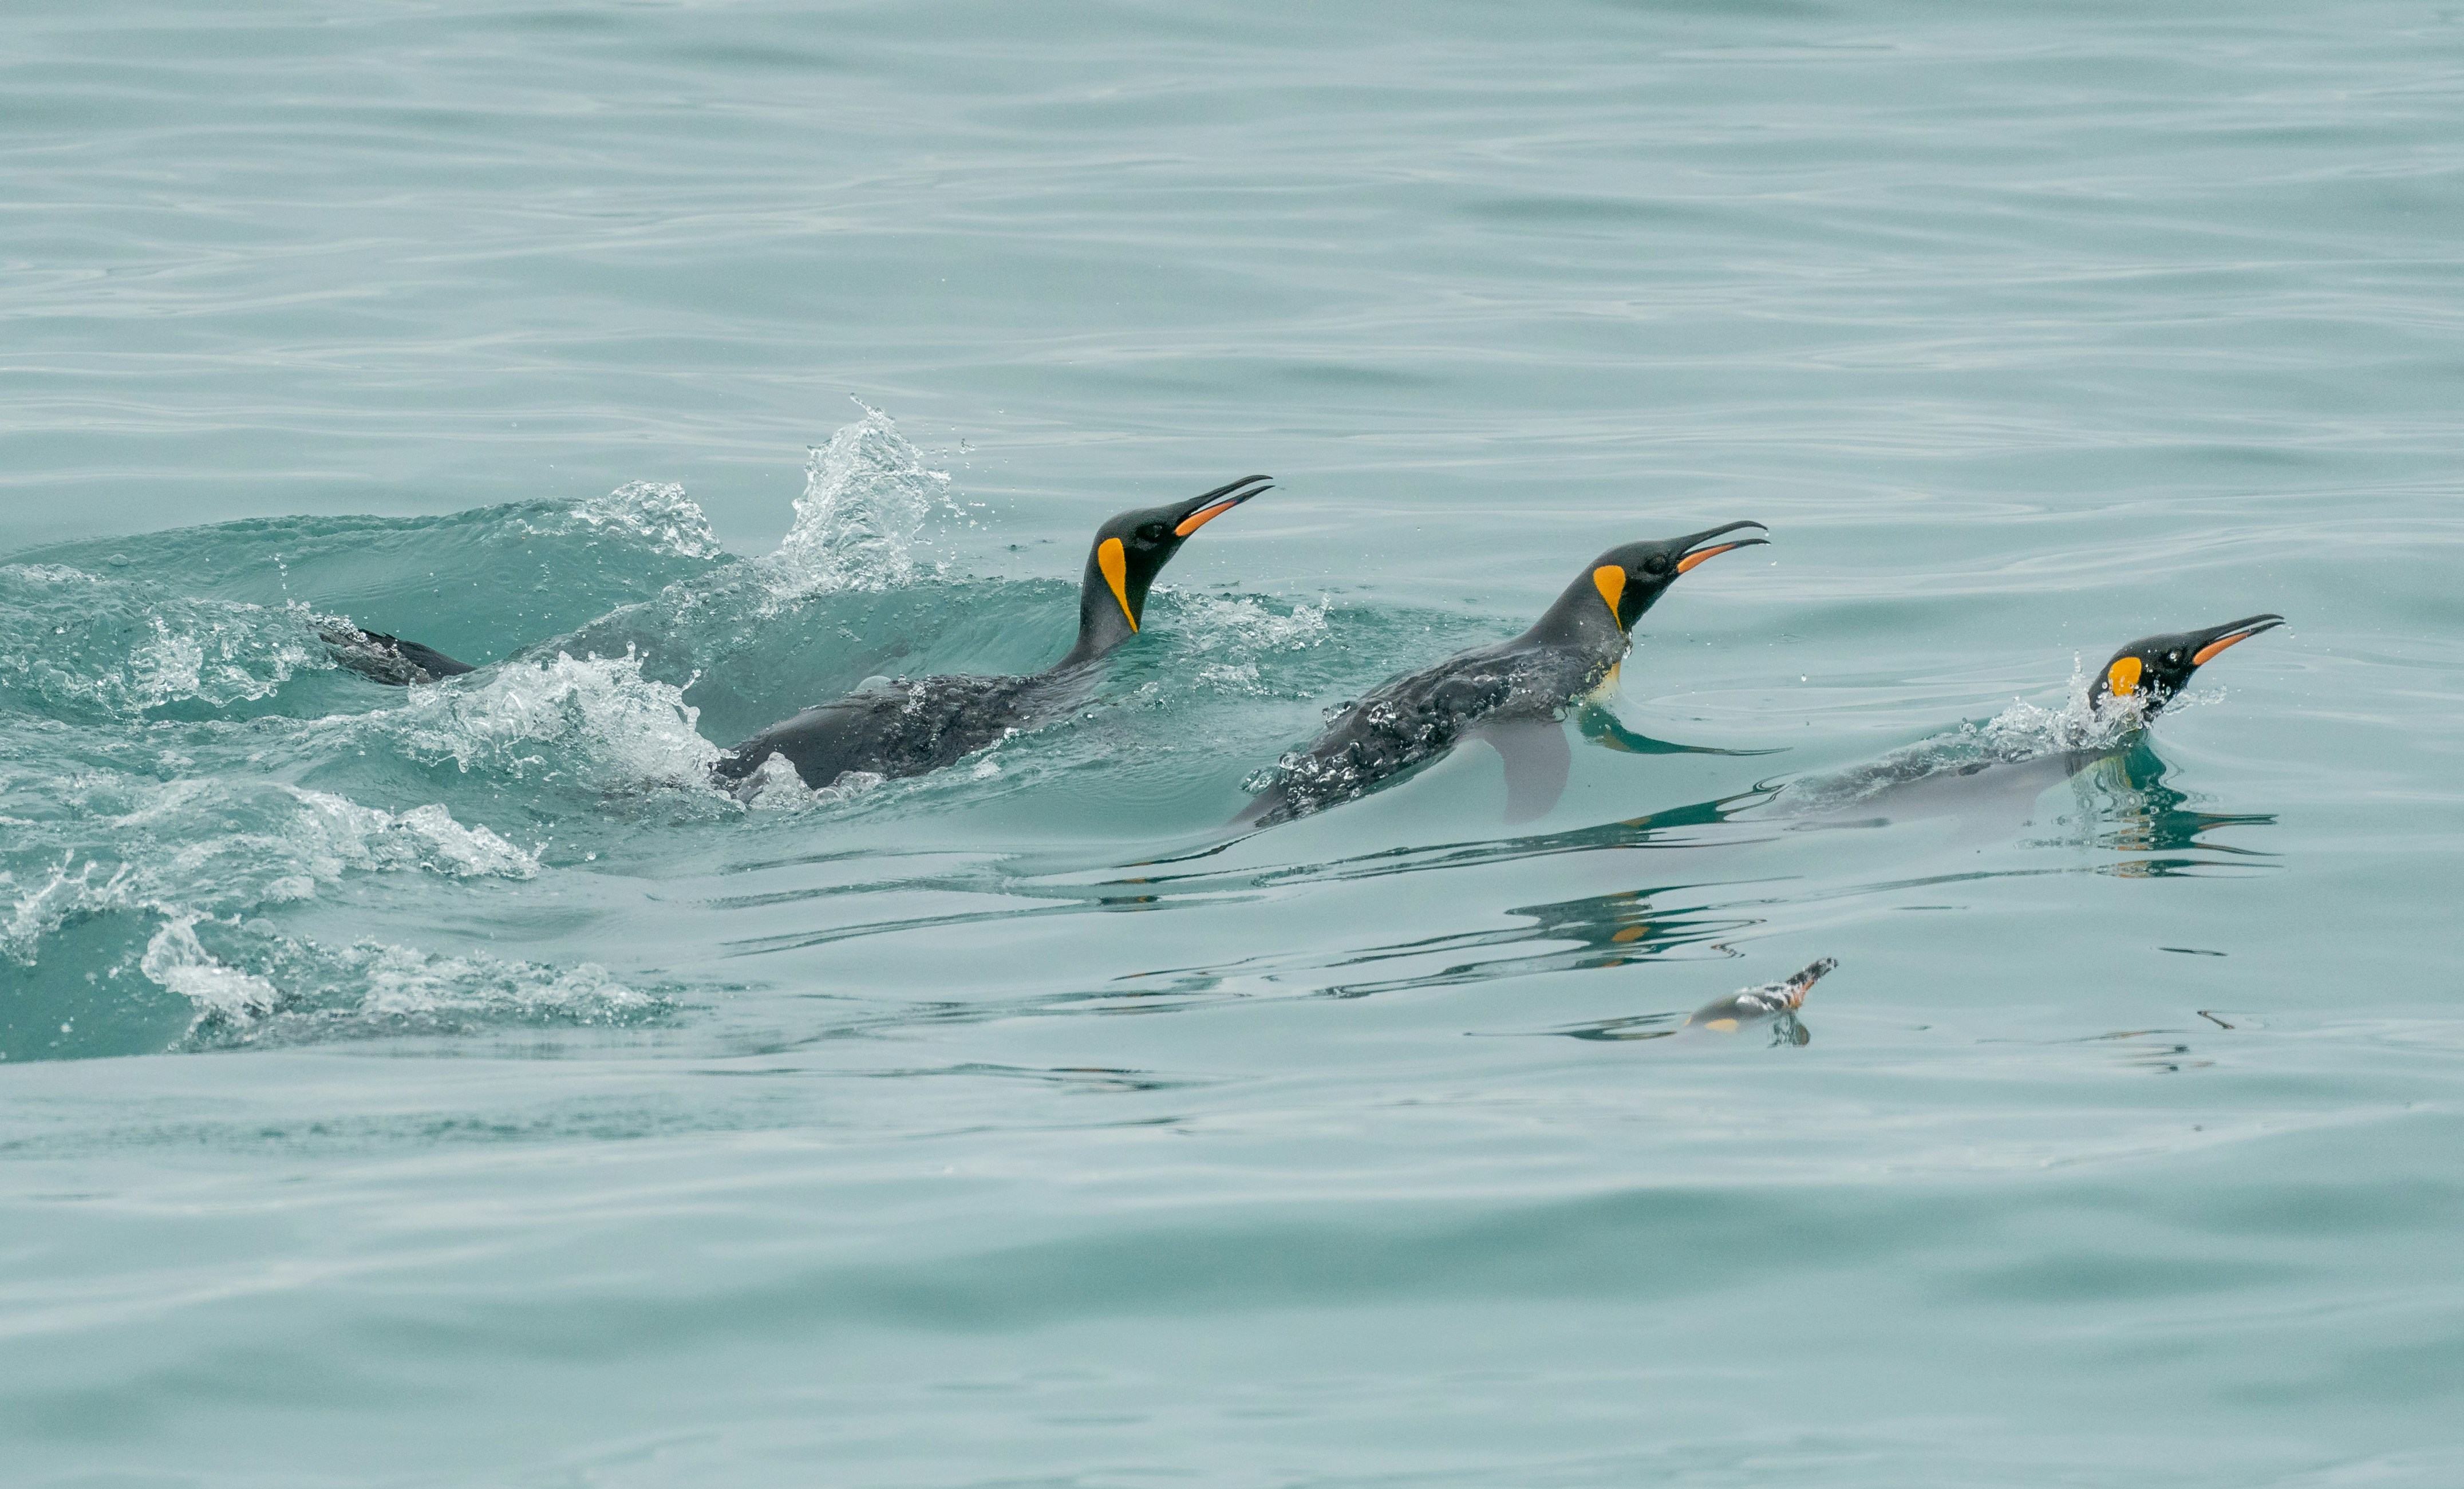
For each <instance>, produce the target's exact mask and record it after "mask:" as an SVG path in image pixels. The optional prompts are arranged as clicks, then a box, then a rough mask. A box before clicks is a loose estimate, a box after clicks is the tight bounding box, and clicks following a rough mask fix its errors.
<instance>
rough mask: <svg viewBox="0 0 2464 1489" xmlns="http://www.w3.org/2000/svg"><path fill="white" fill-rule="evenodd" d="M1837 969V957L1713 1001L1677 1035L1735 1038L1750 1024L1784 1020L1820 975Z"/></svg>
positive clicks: (1802, 1001)
mask: <svg viewBox="0 0 2464 1489" xmlns="http://www.w3.org/2000/svg"><path fill="white" fill-rule="evenodd" d="M1838 965H1839V959H1838V958H1837V957H1836V956H1826V957H1823V958H1822V959H1821V960H1820V961H1817V962H1815V963H1813V964H1812V965H1810V966H1808V967H1807V968H1806V969H1805V970H1804V971H1803V972H1800V973H1798V974H1796V975H1794V976H1793V977H1791V978H1789V979H1788V980H1787V981H1785V982H1766V983H1764V984H1763V985H1762V986H1761V987H1758V988H1746V989H1743V990H1741V991H1739V992H1735V993H1731V994H1729V995H1728V996H1727V997H1721V998H1713V999H1712V1000H1711V1001H1710V1002H1707V1003H1705V1004H1704V1005H1703V1006H1702V1007H1700V1008H1698V1009H1696V1010H1694V1012H1693V1013H1692V1014H1690V1015H1688V1016H1687V1017H1686V1019H1685V1022H1684V1023H1683V1024H1682V1025H1680V1026H1679V1028H1678V1031H1677V1032H1678V1033H1680V1034H1683V1033H1684V1032H1686V1031H1687V1030H1695V1031H1699V1032H1704V1033H1709V1034H1734V1033H1736V1032H1737V1031H1738V1030H1739V1029H1741V1028H1745V1027H1747V1026H1748V1025H1750V1024H1757V1023H1762V1022H1765V1021H1766V1020H1770V1019H1775V1018H1786V1017H1788V1016H1790V1015H1792V1014H1794V1013H1795V1012H1796V1011H1797V1010H1798V1009H1800V1008H1802V1007H1804V1006H1805V995H1807V994H1808V993H1811V992H1813V991H1814V985H1815V983H1816V982H1819V981H1821V980H1822V976H1823V974H1825V973H1828V972H1831V971H1833V970H1834V969H1836V968H1837V967H1838ZM1792 1032H1801V1031H1792ZM1790 1042H1792V1043H1796V1044H1802V1043H1804V1042H1805V1040H1802V1039H1792V1040H1790Z"/></svg>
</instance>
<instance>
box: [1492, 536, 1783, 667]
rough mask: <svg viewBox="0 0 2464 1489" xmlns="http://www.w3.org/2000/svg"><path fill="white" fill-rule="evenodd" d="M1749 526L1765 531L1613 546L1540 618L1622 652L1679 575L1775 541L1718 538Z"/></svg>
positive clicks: (1545, 624)
mask: <svg viewBox="0 0 2464 1489" xmlns="http://www.w3.org/2000/svg"><path fill="white" fill-rule="evenodd" d="M1745 528H1752V529H1754V530H1755V531H1757V532H1761V531H1765V529H1764V528H1763V525H1762V524H1761V523H1759V522H1730V523H1727V524H1726V525H1725V526H1721V527H1715V528H1710V529H1706V530H1705V531H1704V532H1700V533H1690V534H1688V535H1686V536H1683V537H1669V538H1661V539H1659V540H1656V541H1648V542H1640V543H1627V544H1625V545H1624V546H1623V547H1619V548H1612V549H1610V550H1609V551H1608V552H1606V553H1604V554H1602V555H1600V556H1599V557H1598V558H1594V559H1593V560H1592V561H1591V562H1590V563H1589V564H1587V565H1585V567H1584V570H1583V575H1582V577H1581V578H1580V579H1577V580H1574V582H1573V584H1571V585H1569V586H1567V589H1566V592H1565V593H1564V594H1563V595H1560V596H1558V597H1557V602H1556V603H1555V604H1553V605H1551V606H1550V607H1549V613H1548V614H1547V615H1545V616H1543V617H1542V618H1541V621H1540V625H1541V627H1543V628H1546V629H1548V630H1551V631H1557V632H1566V631H1571V632H1572V633H1574V634H1581V633H1584V632H1592V633H1596V634H1601V635H1605V636H1608V637H1610V639H1613V640H1615V641H1616V642H1617V644H1618V650H1619V653H1620V654H1622V652H1623V641H1624V636H1625V633H1626V632H1627V631H1629V630H1632V629H1633V628H1634V623H1635V622H1637V621H1639V620H1641V619H1642V612H1644V611H1645V610H1648V609H1650V608H1651V606H1652V602H1654V601H1656V600H1658V599H1659V598H1660V597H1661V595H1664V594H1666V593H1667V592H1668V586H1669V585H1671V584H1674V583H1676V582H1677V576H1679V575H1681V574H1683V573H1686V572H1687V571H1689V570H1691V569H1692V568H1693V567H1694V566H1695V565H1696V564H1698V563H1701V562H1703V561H1704V560H1705V559H1706V558H1716V557H1718V556H1719V555H1721V554H1724V553H1727V552H1728V551H1730V550H1731V549H1736V548H1750V547H1752V546H1753V545H1754V544H1756V543H1767V542H1770V541H1771V539H1770V538H1768V537H1736V538H1729V539H1728V541H1727V542H1715V541H1714V540H1713V539H1715V538H1719V537H1722V536H1726V535H1727V534H1729V533H1734V532H1738V531H1740V530H1742V529H1745ZM1602 621H1608V622H1611V623H1613V624H1615V626H1616V630H1615V631H1614V632H1613V633H1610V632H1605V631H1603V630H1602V629H1601V627H1600V624H1599V623H1600V622H1602Z"/></svg>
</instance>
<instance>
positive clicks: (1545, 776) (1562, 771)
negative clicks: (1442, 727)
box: [1470, 718, 1574, 826]
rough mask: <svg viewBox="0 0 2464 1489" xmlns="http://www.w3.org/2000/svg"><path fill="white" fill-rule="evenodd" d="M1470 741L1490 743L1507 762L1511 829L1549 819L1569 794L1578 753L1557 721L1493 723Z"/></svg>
mask: <svg viewBox="0 0 2464 1489" xmlns="http://www.w3.org/2000/svg"><path fill="white" fill-rule="evenodd" d="M1470 737H1472V738H1474V739H1485V740H1486V741H1487V742H1488V743H1489V744H1490V745H1491V746H1492V747H1494V748H1495V749H1496V751H1497V755H1498V758H1500V759H1502V760H1504V761H1505V762H1506V821H1507V825H1509V826H1512V825H1514V824H1516V823H1520V822H1528V821H1532V820H1533V819H1535V818H1540V817H1546V816H1548V815H1549V809H1550V808H1551V807H1553V806H1555V805H1556V804H1557V799H1558V798H1559V797H1562V796H1564V795H1565V794H1566V777H1567V776H1568V775H1570V774H1571V773H1572V772H1573V764H1574V752H1573V749H1572V748H1571V747H1569V746H1568V745H1567V743H1566V730H1565V726H1564V725H1562V724H1559V723H1558V722H1557V721H1556V720H1555V719H1547V718H1516V719H1491V720H1488V721H1487V722H1485V723H1483V724H1480V725H1478V726H1476V727H1474V728H1473V729H1472V730H1471V732H1470Z"/></svg>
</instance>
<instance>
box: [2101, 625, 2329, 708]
mask: <svg viewBox="0 0 2464 1489" xmlns="http://www.w3.org/2000/svg"><path fill="white" fill-rule="evenodd" d="M2281 624H2284V617H2282V616H2280V615H2252V616H2245V617H2243V618H2242V619H2240V620H2238V621H2228V622H2226V623H2225V624H2222V625H2211V626H2209V627H2208V628H2207V629H2206V630H2203V631H2176V632H2174V633H2173V634H2171V635H2168V636H2145V637H2142V638H2140V639H2139V640H2137V641H2134V642H2132V643H2131V644H2130V645H2129V646H2124V647H2123V648H2122V649H2121V650H2120V651H2117V652H2115V653H2114V654H2113V660H2112V661H2110V662H2107V663H2106V664H2105V665H2104V670H2103V671H2101V672H2100V673H2098V674H2097V679H2096V686H2095V688H2094V689H2093V690H2090V692H2089V693H2088V706H2089V707H2091V708H2094V709H2098V710H2102V709H2103V707H2104V705H2105V702H2106V700H2108V699H2112V698H2136V699H2138V700H2139V708H2140V713H2141V715H2142V716H2143V717H2145V718H2154V717H2155V716H2156V713H2157V711H2158V710H2160V709H2162V708H2164V707H2165V705H2166V704H2167V703H2168V702H2170V701H2171V700H2172V698H2173V696H2174V695H2175V694H2176V693H2179V692H2180V691H2181V690H2183V689H2184V688H2187V687H2189V683H2190V674H2191V673H2192V672H2195V671H2197V670H2198V669H2199V668H2202V667H2205V666H2207V665H2208V664H2209V663H2210V662H2212V661H2214V660H2215V658H2216V657H2217V656H2218V654H2220V653H2222V652H2223V651H2224V650H2225V648H2227V647H2228V646H2238V645H2240V644H2241V643H2243V642H2245V641H2248V640H2250V639H2251V638H2252V637H2253V636H2255V635H2257V634H2258V633H2259V632H2261V631H2272V630H2274V629H2276V627H2277V626H2279V625H2281Z"/></svg>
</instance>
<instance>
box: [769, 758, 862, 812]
mask: <svg viewBox="0 0 2464 1489" xmlns="http://www.w3.org/2000/svg"><path fill="white" fill-rule="evenodd" d="M888 778H889V777H885V776H881V775H877V774H875V773H874V772H872V771H847V772H846V773H844V774H842V775H841V776H840V777H839V778H838V779H836V780H834V781H831V782H830V783H829V784H828V785H826V786H824V787H822V788H821V789H819V790H814V789H813V788H811V787H808V786H806V785H805V784H804V779H803V777H801V776H799V775H797V774H796V767H794V766H793V765H790V764H788V763H787V759H786V757H785V756H784V755H772V756H770V758H768V759H766V760H764V761H762V762H761V763H760V764H759V765H757V766H755V767H754V768H753V772H752V774H751V775H749V776H747V777H745V783H744V785H743V786H742V787H741V788H739V789H738V790H737V800H739V801H742V802H743V803H744V804H745V805H746V806H748V807H751V808H752V809H753V810H755V811H757V812H809V811H812V810H814V809H815V808H817V807H824V806H831V805H835V804H836V803H838V802H841V801H847V800H852V799H855V798H857V797H860V796H863V795H864V794H865V793H866V792H869V791H871V790H873V789H874V788H876V787H878V786H880V785H881V783H882V782H883V781H885V780H887V779H888Z"/></svg>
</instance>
